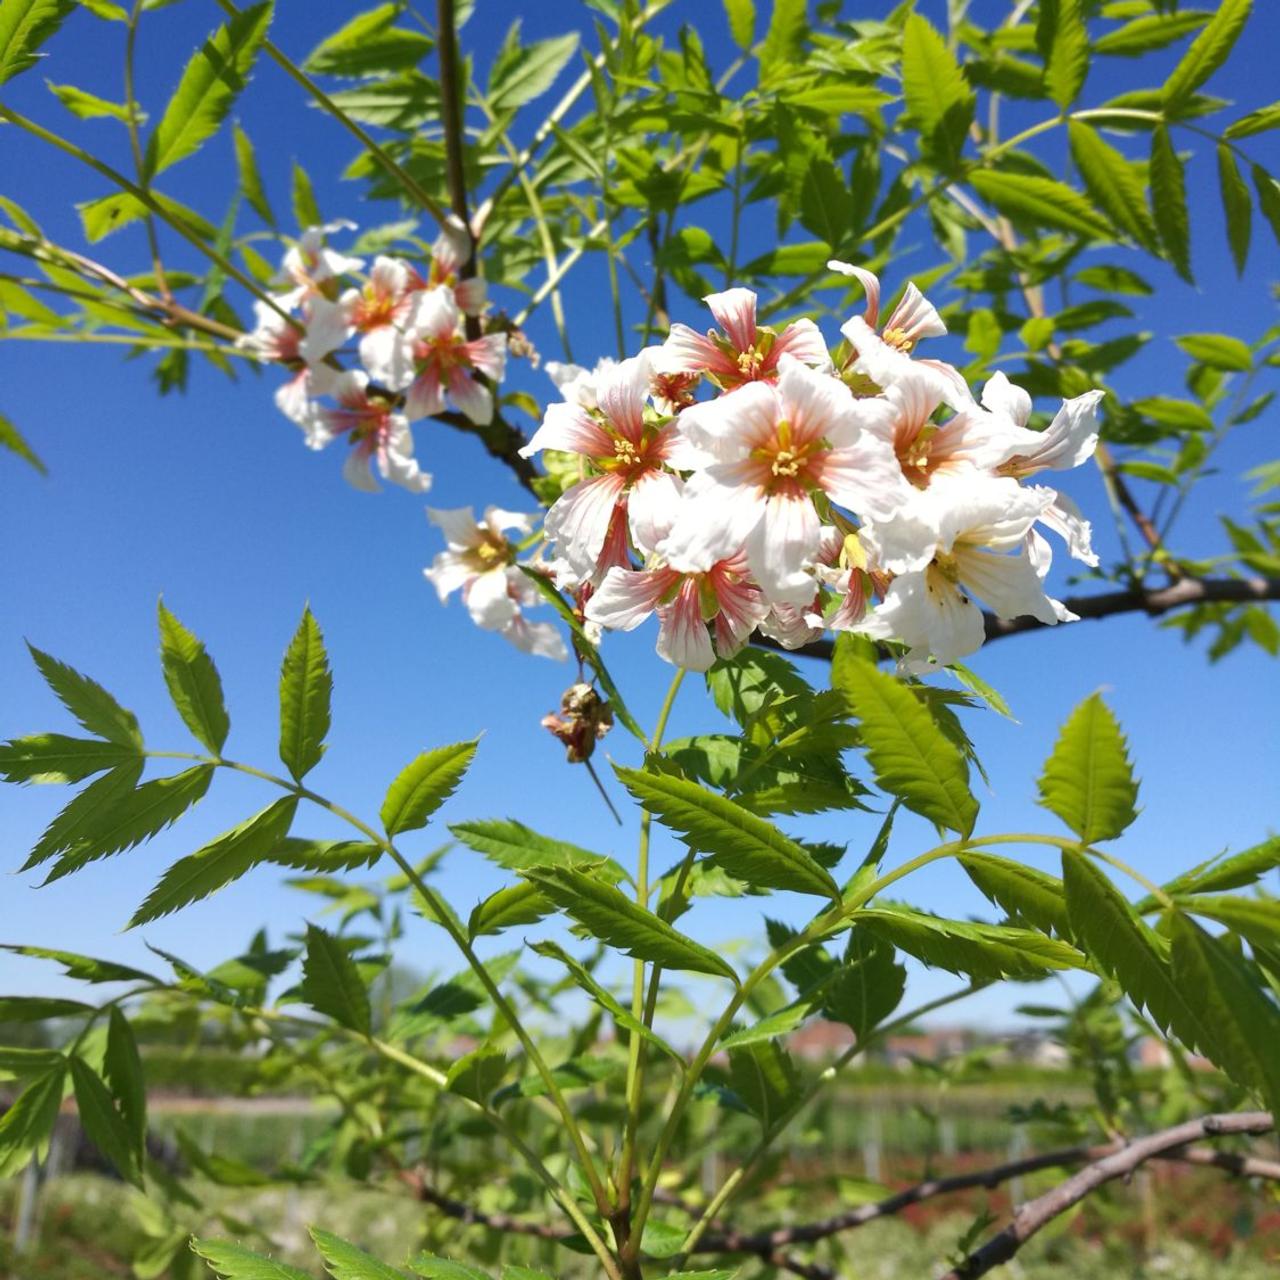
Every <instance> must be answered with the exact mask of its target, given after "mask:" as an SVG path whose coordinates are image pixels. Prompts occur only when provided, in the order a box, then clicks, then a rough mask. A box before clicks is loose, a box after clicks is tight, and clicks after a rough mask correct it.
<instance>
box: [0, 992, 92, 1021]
mask: <svg viewBox="0 0 1280 1280" xmlns="http://www.w3.org/2000/svg"><path fill="white" fill-rule="evenodd" d="M92 1012H93V1006H92V1005H91V1004H83V1003H81V1002H80V1001H79V1000H58V999H54V998H52V997H49V996H0V1022H46V1021H47V1020H48V1019H50V1018H74V1017H76V1016H78V1015H79V1014H82V1013H92Z"/></svg>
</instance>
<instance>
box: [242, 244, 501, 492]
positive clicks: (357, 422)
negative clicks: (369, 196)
mask: <svg viewBox="0 0 1280 1280" xmlns="http://www.w3.org/2000/svg"><path fill="white" fill-rule="evenodd" d="M351 228H352V224H351V223H348V222H335V223H330V224H329V225H327V226H324V227H310V228H308V229H307V230H306V231H305V232H304V233H303V235H302V236H301V238H300V239H299V240H298V242H297V244H295V245H294V246H292V247H291V248H290V249H289V250H288V251H287V252H286V254H285V257H284V263H283V265H282V267H281V271H280V275H279V276H278V277H277V278H276V281H275V283H276V285H278V286H279V287H280V288H281V289H282V290H283V292H281V293H278V294H275V295H273V303H274V305H269V304H268V303H266V302H259V303H258V304H257V306H256V316H257V326H256V328H255V329H254V330H253V332H252V333H250V334H247V335H245V337H244V338H243V339H242V340H241V341H242V345H243V346H245V347H246V348H248V349H250V350H252V351H255V352H257V353H258V354H259V355H260V356H261V357H262V358H263V359H265V360H269V361H273V362H275V363H278V364H280V365H283V366H284V368H285V369H286V370H287V371H288V373H289V381H288V382H286V383H285V384H284V385H283V386H281V387H280V388H279V389H278V390H277V392H276V396H275V399H276V405H277V406H278V407H279V409H280V410H281V411H282V412H283V413H284V414H285V415H286V416H287V417H289V418H290V419H292V421H294V422H296V423H297V424H298V426H299V427H301V428H302V430H303V432H304V434H305V437H306V442H307V444H308V445H310V446H311V448H313V449H323V448H324V447H325V446H326V445H328V444H330V443H332V442H333V441H334V440H336V439H338V438H339V437H343V438H344V439H345V440H346V441H347V443H348V445H349V446H350V452H349V453H348V455H347V461H346V465H345V466H344V468H343V471H344V474H345V475H346V477H347V479H348V480H349V481H350V482H351V484H353V485H354V486H355V487H356V488H358V489H371V490H372V489H377V487H378V485H377V481H376V480H375V479H374V476H373V470H372V468H373V467H374V466H375V465H376V467H377V470H378V473H379V474H380V475H381V476H382V477H383V479H384V480H389V481H392V482H393V483H395V484H399V485H403V486H404V487H405V488H406V489H409V490H410V491H411V492H414V493H425V492H426V491H427V490H428V489H429V488H430V487H431V477H430V475H428V474H427V473H426V472H425V471H423V470H421V468H420V467H419V465H418V463H417V460H416V459H415V457H414V443H413V432H412V429H411V428H410V425H409V424H410V423H411V422H413V421H415V420H416V419H419V418H426V417H431V416H433V415H435V414H438V413H441V412H443V411H444V409H445V408H446V405H447V404H451V405H452V406H453V407H454V408H455V409H457V410H458V411H459V412H460V413H462V414H463V415H464V416H465V417H466V418H468V419H469V420H470V421H472V422H475V423H479V424H481V425H483V424H486V423H489V422H491V421H492V420H493V412H494V402H493V392H492V391H491V390H490V387H489V386H488V385H486V381H481V380H480V378H478V377H477V375H482V377H483V379H485V380H487V382H488V383H497V382H499V381H501V379H502V377H503V374H504V373H505V371H506V360H507V338H506V335H505V334H503V333H491V334H485V335H483V336H481V337H476V338H469V337H468V336H467V325H466V321H467V318H468V317H478V316H480V315H481V314H482V313H483V312H484V309H485V305H486V300H485V288H484V282H483V281H482V280H477V279H463V278H461V268H462V264H463V263H464V261H465V260H466V255H467V251H468V249H467V240H466V234H465V232H464V231H462V230H461V228H460V227H456V228H455V227H448V228H446V229H445V230H444V231H443V232H442V233H441V234H440V236H439V237H438V238H437V240H436V242H435V244H434V245H433V246H432V248H431V256H430V259H429V261H428V263H427V265H426V267H425V270H419V268H418V267H417V266H416V265H415V264H413V263H411V262H409V261H407V260H405V259H403V258H392V257H384V256H379V257H377V258H375V259H374V262H373V266H372V267H371V268H370V269H369V271H368V273H367V274H364V262H363V260H362V259H360V258H352V257H347V256H345V255H343V254H340V253H338V252H336V251H335V250H334V249H331V248H329V247H328V245H327V243H326V238H327V236H328V235H330V234H332V233H333V232H335V231H339V230H349V229H351ZM351 342H354V343H355V347H354V352H353V354H354V355H355V356H356V357H357V359H358V362H359V367H358V368H347V367H345V366H344V364H343V356H344V355H346V354H347V348H346V344H348V343H351Z"/></svg>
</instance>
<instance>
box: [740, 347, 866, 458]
mask: <svg viewBox="0 0 1280 1280" xmlns="http://www.w3.org/2000/svg"><path fill="white" fill-rule="evenodd" d="M778 370H779V376H778V382H777V395H778V409H777V414H776V418H775V421H776V420H777V419H778V418H785V419H786V421H787V422H789V423H790V424H791V439H792V441H793V443H795V444H797V445H806V444H813V443H816V442H817V441H820V440H828V441H830V442H832V443H838V444H842V443H845V442H846V441H849V440H851V439H853V437H854V436H855V435H856V434H857V431H858V425H857V414H856V410H855V409H854V399H853V395H852V394H851V393H850V391H849V388H848V387H846V386H845V384H844V383H843V382H841V381H840V379H839V378H833V377H829V376H828V375H827V374H823V373H815V372H814V371H813V370H812V369H810V368H809V367H808V366H807V365H804V364H801V363H800V361H799V360H796V359H794V358H792V357H791V356H787V355H784V356H783V357H782V360H781V361H780V363H779V365H778ZM743 390H744V391H745V390H746V388H745V387H744V388H743ZM729 403H730V404H732V397H730V400H729Z"/></svg>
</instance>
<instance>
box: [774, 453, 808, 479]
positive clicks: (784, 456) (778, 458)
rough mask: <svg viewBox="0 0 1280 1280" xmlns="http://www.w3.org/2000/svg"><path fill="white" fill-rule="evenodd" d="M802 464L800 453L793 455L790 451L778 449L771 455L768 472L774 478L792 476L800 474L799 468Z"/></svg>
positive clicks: (802, 456)
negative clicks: (771, 473) (771, 459)
mask: <svg viewBox="0 0 1280 1280" xmlns="http://www.w3.org/2000/svg"><path fill="white" fill-rule="evenodd" d="M803 462H804V455H803V454H802V453H798V452H797V453H793V452H792V451H791V450H790V449H779V450H778V452H777V453H775V454H774V455H773V462H772V463H771V464H770V466H769V470H770V471H772V472H773V474H774V475H775V476H794V475H798V474H799V472H800V467H801V465H802V463H803Z"/></svg>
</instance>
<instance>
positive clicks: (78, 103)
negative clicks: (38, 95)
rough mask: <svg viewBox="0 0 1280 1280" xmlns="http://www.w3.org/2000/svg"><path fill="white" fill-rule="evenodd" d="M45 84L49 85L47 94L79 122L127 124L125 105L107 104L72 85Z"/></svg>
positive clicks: (104, 100) (102, 99) (127, 115)
mask: <svg viewBox="0 0 1280 1280" xmlns="http://www.w3.org/2000/svg"><path fill="white" fill-rule="evenodd" d="M46 83H47V84H48V85H49V92H50V93H51V94H53V96H54V97H55V98H57V99H58V101H59V102H60V103H62V105H63V106H64V107H66V109H67V110H68V111H70V112H71V114H72V115H73V116H76V117H77V118H78V119H80V120H101V119H111V120H123V121H126V122H127V121H128V119H129V107H128V104H126V103H123V102H108V101H107V100H106V99H105V98H99V97H98V95H97V94H96V93H88V92H86V91H85V90H84V89H77V88H76V86H75V85H73V84H54V83H53V82H52V81H46Z"/></svg>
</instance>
